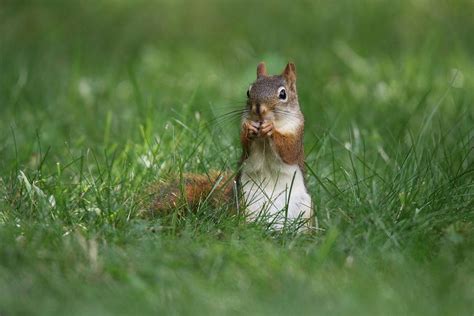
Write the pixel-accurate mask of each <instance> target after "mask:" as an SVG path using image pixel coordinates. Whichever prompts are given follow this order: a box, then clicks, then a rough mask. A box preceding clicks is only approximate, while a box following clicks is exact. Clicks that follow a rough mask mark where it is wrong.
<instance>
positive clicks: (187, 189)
mask: <svg viewBox="0 0 474 316" xmlns="http://www.w3.org/2000/svg"><path fill="white" fill-rule="evenodd" d="M233 188H234V181H233V179H232V178H231V174H228V173H224V174H222V173H219V172H216V171H213V172H210V173H209V174H208V175H202V174H194V173H188V174H185V175H183V179H182V181H179V180H175V181H170V182H164V183H163V182H158V183H155V184H154V185H153V186H152V187H150V189H149V196H150V198H151V201H149V202H148V203H147V204H149V207H147V209H148V210H149V211H151V213H167V212H169V211H171V210H173V209H176V208H180V207H183V206H186V205H187V206H189V207H191V208H195V207H197V206H198V205H199V204H200V203H202V202H204V201H205V200H207V202H209V203H210V204H211V205H213V206H219V205H222V204H225V203H229V202H232V201H233V200H234V194H233V192H234V189H233ZM213 189H214V191H213ZM211 191H212V193H211Z"/></svg>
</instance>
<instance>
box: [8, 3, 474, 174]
mask: <svg viewBox="0 0 474 316" xmlns="http://www.w3.org/2000/svg"><path fill="white" fill-rule="evenodd" d="M473 9H474V4H473V2H472V1H470V0H454V1H436V2H432V1H423V0H418V1H396V2H393V1H380V0H379V1H292V2H288V1H261V2H258V3H256V2H254V1H213V0H206V1H199V2H192V1H143V0H137V1H114V0H102V1H3V2H2V5H1V6H0V30H1V32H0V40H1V41H0V45H1V46H0V115H1V117H2V120H1V122H0V128H1V131H2V132H1V135H0V137H1V139H0V144H1V147H0V155H1V156H2V157H3V159H2V162H1V164H2V165H3V166H2V167H3V168H2V169H4V168H5V167H8V166H7V165H8V161H9V159H13V155H14V153H13V151H12V145H13V137H12V131H14V132H15V136H16V142H17V146H18V148H17V152H18V154H19V155H20V156H21V155H23V154H26V155H29V154H31V153H30V152H29V151H28V150H26V151H25V150H21V149H22V148H24V149H27V148H28V147H31V146H34V144H35V142H36V141H35V139H36V137H37V134H40V135H41V139H42V141H43V142H44V143H47V144H49V145H56V146H60V147H61V148H62V147H63V145H64V143H65V142H69V143H71V142H72V143H76V144H80V145H81V146H82V145H86V146H88V147H92V148H94V147H96V146H99V147H100V146H103V145H107V141H109V142H110V141H112V140H113V141H114V142H117V143H125V142H126V141H127V140H135V141H136V140H137V139H140V138H141V134H140V133H141V132H140V126H141V127H142V128H143V130H144V131H145V132H146V133H149V135H152V134H157V133H159V132H160V131H162V130H163V128H164V126H165V124H166V122H168V121H169V120H170V119H171V118H176V117H177V118H179V120H181V121H182V122H183V123H186V124H192V122H194V119H195V116H196V115H197V114H196V113H199V114H200V117H201V118H202V119H204V120H211V119H212V117H214V116H220V115H221V114H222V113H225V112H228V111H230V110H233V109H235V108H238V107H240V106H242V104H243V102H244V100H245V91H246V89H247V87H248V84H249V83H251V82H252V81H253V80H254V78H255V67H256V64H257V63H258V62H259V61H262V60H264V61H266V62H267V64H268V67H269V71H270V72H272V73H279V72H280V71H281V70H282V69H283V66H284V65H285V63H286V62H287V61H289V60H291V61H294V62H295V63H296V66H297V71H298V87H299V94H300V102H301V104H302V107H303V111H304V112H305V114H306V115H307V129H308V130H309V131H310V133H314V134H320V133H322V132H323V131H325V130H327V129H328V128H331V129H332V130H334V131H335V132H334V133H335V134H340V135H343V134H347V130H348V128H349V127H350V125H351V124H352V123H354V122H357V125H358V126H359V127H360V128H361V129H364V130H365V128H364V127H367V128H369V129H371V130H372V131H371V132H370V133H372V134H373V135H372V136H374V135H375V136H374V137H378V136H377V135H378V134H381V135H382V136H386V135H387V133H390V134H392V135H395V136H394V137H398V136H400V135H399V134H400V133H401V130H402V129H404V128H407V127H409V126H407V125H406V124H408V125H410V124H414V125H415V126H416V125H418V124H419V121H420V119H421V117H417V115H419V114H420V113H423V114H424V111H423V107H424V106H425V105H427V106H428V105H430V104H431V105H432V104H435V103H436V102H437V101H438V100H439V99H440V97H442V95H443V93H445V92H446V89H447V88H448V87H450V86H452V85H453V84H454V86H455V89H454V90H456V88H465V87H467V86H471V87H472V74H473V69H474V67H473V54H474V41H473V40H472V34H474V22H473V19H472V17H471V13H472V12H473ZM453 76H454V77H453ZM453 78H455V79H456V80H455V82H454V83H453V82H452V81H453ZM468 90H469V91H468ZM424 98H426V99H424ZM451 98H454V99H456V100H454V101H453V100H449V99H451ZM458 99H459V100H460V101H459V102H461V103H462V102H463V101H462V100H466V99H469V100H470V101H472V89H457V91H454V92H453V94H452V95H451V94H450V96H449V98H448V100H446V102H447V103H450V102H451V103H452V102H458ZM425 101H426V102H425ZM466 102H467V101H466ZM420 104H421V105H420ZM451 105H452V104H451ZM442 111H443V112H445V113H444V114H445V115H456V113H457V112H456V111H458V109H456V107H454V106H451V107H450V106H449V105H446V106H444V107H443V109H442ZM408 114H409V115H410V116H411V119H410V121H409V122H406V120H405V117H406V115H408ZM217 121H219V120H217ZM234 121H235V120H234ZM375 121H376V122H383V124H382V125H381V126H377V127H375V126H374V124H373V123H374V122H375ZM401 121H403V122H401ZM232 124H234V123H232ZM227 132H230V133H227ZM225 135H226V137H228V138H229V142H233V139H234V140H235V139H236V137H235V130H229V129H227V130H226V131H225ZM236 141H237V140H236ZM234 144H236V143H235V142H234ZM23 158H25V159H26V157H23ZM20 160H21V159H20ZM5 164H7V165H5Z"/></svg>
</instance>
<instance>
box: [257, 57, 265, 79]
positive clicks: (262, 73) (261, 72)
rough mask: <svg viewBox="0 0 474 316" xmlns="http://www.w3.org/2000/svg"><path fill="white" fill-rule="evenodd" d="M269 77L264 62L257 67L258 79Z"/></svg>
mask: <svg viewBox="0 0 474 316" xmlns="http://www.w3.org/2000/svg"><path fill="white" fill-rule="evenodd" d="M266 75H267V67H265V63H264V62H263V61H262V62H261V63H260V64H258V66H257V79H258V78H260V77H262V76H266Z"/></svg>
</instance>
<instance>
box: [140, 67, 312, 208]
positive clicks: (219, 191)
mask: <svg viewBox="0 0 474 316" xmlns="http://www.w3.org/2000/svg"><path fill="white" fill-rule="evenodd" d="M283 80H284V81H283ZM258 82H260V83H263V86H264V87H268V89H270V90H265V88H264V90H260V91H264V93H263V94H258V95H252V97H251V98H249V100H248V101H247V106H248V107H249V109H251V111H250V113H249V117H248V118H247V119H249V120H252V121H254V122H257V121H258V122H262V115H264V114H265V113H266V111H273V108H274V107H275V104H276V102H278V101H274V100H273V99H272V98H273V97H274V96H273V95H271V96H270V97H269V96H268V95H266V93H267V92H268V91H270V92H271V93H273V92H274V88H275V87H278V85H281V84H282V83H283V82H286V84H287V88H288V90H289V91H291V93H289V97H288V104H289V105H290V104H293V105H295V104H296V106H299V105H298V96H297V92H296V68H295V65H294V64H293V63H288V64H287V65H286V67H285V69H284V70H283V72H282V74H281V75H280V76H268V75H267V70H266V67H265V64H264V63H263V62H262V63H260V64H258V66H257V81H256V82H255V83H258ZM275 97H276V96H275ZM254 98H256V99H254ZM255 101H256V102H259V104H260V105H259V113H255V108H256V107H255ZM301 120H302V122H301V123H302V124H301V127H300V129H299V130H298V131H297V132H296V133H295V134H282V133H280V132H278V131H277V130H276V129H273V131H271V132H269V133H267V134H265V135H263V134H262V133H261V131H262V129H259V131H258V135H256V134H255V133H253V134H252V131H251V130H250V129H249V126H247V125H246V123H244V124H243V125H242V129H241V132H240V141H241V144H242V156H241V159H240V165H242V163H243V162H244V161H245V160H246V159H247V158H248V157H249V155H250V148H251V144H252V142H253V141H254V139H255V138H256V137H269V138H270V139H271V140H272V141H273V143H274V145H275V149H276V151H277V153H278V155H279V156H280V158H281V159H282V160H283V162H285V163H286V164H289V165H294V164H298V166H299V167H300V168H301V169H302V170H303V171H304V152H303V142H302V139H303V129H304V128H303V117H302V116H301ZM260 127H261V125H260ZM222 176H224V177H223V178H222V179H221V177H222ZM231 177H232V176H231V174H229V173H226V174H221V173H219V172H215V171H214V172H210V173H209V174H207V175H200V174H192V173H190V174H185V175H184V176H183V179H182V181H178V180H174V181H170V182H165V183H163V182H159V183H156V184H155V185H153V186H152V187H151V188H150V189H149V192H148V193H149V197H150V198H151V201H150V202H149V203H147V207H146V209H147V210H148V211H151V213H155V212H159V213H163V212H168V211H170V210H172V209H176V208H179V207H182V206H186V205H187V206H190V207H191V208H194V207H196V206H198V205H199V204H200V203H201V202H203V201H204V200H206V201H207V202H208V203H210V204H211V205H214V206H218V205H222V204H225V203H233V202H235V192H234V183H235V182H237V184H239V180H240V172H239V173H238V175H237V177H236V178H235V180H236V181H234V179H233V178H231ZM219 179H220V182H219V183H218V184H217V185H216V183H217V182H218V181H219ZM213 189H214V191H213ZM211 191H213V192H212V194H211ZM147 213H148V214H150V212H147Z"/></svg>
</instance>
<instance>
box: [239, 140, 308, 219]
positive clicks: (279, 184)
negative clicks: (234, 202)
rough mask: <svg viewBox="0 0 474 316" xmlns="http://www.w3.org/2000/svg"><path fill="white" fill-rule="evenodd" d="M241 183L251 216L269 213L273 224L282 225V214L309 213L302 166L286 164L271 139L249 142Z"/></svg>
mask: <svg viewBox="0 0 474 316" xmlns="http://www.w3.org/2000/svg"><path fill="white" fill-rule="evenodd" d="M241 185H242V191H243V195H244V199H245V205H246V211H247V214H248V215H249V217H250V219H255V218H257V217H258V216H265V217H271V218H270V219H271V220H272V221H274V222H275V226H276V228H279V227H280V228H281V225H282V223H283V220H284V219H285V216H287V218H288V219H296V218H309V217H310V216H311V209H312V203H311V197H310V196H309V194H308V192H307V190H306V186H305V183H304V178H303V173H302V171H301V169H300V168H299V166H298V165H296V164H295V165H288V164H285V163H284V162H283V161H282V160H281V158H280V157H279V155H278V154H277V153H276V150H275V148H274V144H273V141H272V140H270V139H259V140H257V141H255V142H253V143H252V145H251V147H250V151H249V157H248V158H247V159H246V160H245V161H244V162H243V165H242V176H241Z"/></svg>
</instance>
